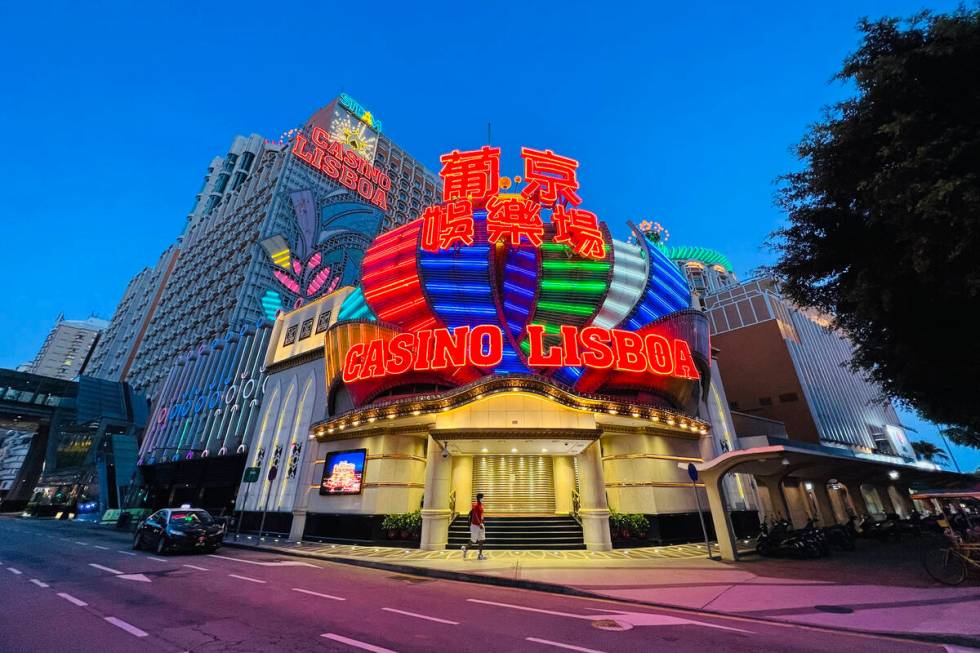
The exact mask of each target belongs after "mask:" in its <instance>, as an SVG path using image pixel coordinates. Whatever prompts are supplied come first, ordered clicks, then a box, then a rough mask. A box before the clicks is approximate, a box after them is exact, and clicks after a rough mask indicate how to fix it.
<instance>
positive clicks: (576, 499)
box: [572, 490, 582, 526]
mask: <svg viewBox="0 0 980 653" xmlns="http://www.w3.org/2000/svg"><path fill="white" fill-rule="evenodd" d="M581 507H582V495H581V494H579V491H578V490H572V519H574V520H575V521H577V522H578V525H579V526H581V525H582V520H581V519H579V516H578V511H579V508H581Z"/></svg>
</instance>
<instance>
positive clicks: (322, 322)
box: [316, 311, 330, 333]
mask: <svg viewBox="0 0 980 653" xmlns="http://www.w3.org/2000/svg"><path fill="white" fill-rule="evenodd" d="M328 326H330V311H323V312H322V313H320V317H318V318H317V321H316V332H317V333H323V332H324V331H326V330H327V327H328Z"/></svg>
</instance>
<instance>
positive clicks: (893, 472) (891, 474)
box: [888, 469, 899, 481]
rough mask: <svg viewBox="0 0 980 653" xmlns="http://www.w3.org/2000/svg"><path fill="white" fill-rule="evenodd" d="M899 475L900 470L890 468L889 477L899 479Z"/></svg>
mask: <svg viewBox="0 0 980 653" xmlns="http://www.w3.org/2000/svg"><path fill="white" fill-rule="evenodd" d="M898 476H899V474H898V470H896V469H893V470H890V471H889V472H888V478H890V479H891V480H893V481H897V480H898Z"/></svg>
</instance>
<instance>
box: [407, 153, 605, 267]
mask: <svg viewBox="0 0 980 653" xmlns="http://www.w3.org/2000/svg"><path fill="white" fill-rule="evenodd" d="M521 156H522V157H523V159H524V177H523V180H524V182H525V187H524V188H523V190H521V192H520V193H500V187H501V184H500V176H499V175H500V148H499V147H490V146H488V145H484V146H483V147H482V148H480V149H479V150H471V151H460V150H453V151H452V152H450V153H449V154H444V155H442V156H441V157H440V159H439V160H440V161H441V162H442V164H443V165H442V169H441V170H440V171H439V176H440V177H442V181H443V203H442V204H440V205H437V206H430V207H428V208H426V209H425V211H424V212H423V213H422V220H423V226H422V249H424V250H426V251H430V252H435V251H438V250H441V249H450V248H452V247H459V246H462V245H472V244H473V234H474V226H473V211H474V210H475V209H483V210H485V211H486V213H487V218H486V219H487V240H488V241H489V242H490V243H498V242H504V243H508V244H510V245H512V246H515V247H517V246H520V245H522V244H523V243H524V242H525V241H526V242H528V243H530V244H531V245H533V246H535V247H539V246H541V244H542V243H543V242H544V236H545V222H544V219H543V217H542V215H541V211H542V209H547V210H550V211H551V223H552V224H553V225H554V237H553V238H552V241H553V242H555V243H558V244H563V245H567V246H568V247H569V248H571V249H572V251H573V252H575V253H576V254H578V255H579V256H583V257H586V258H593V259H601V258H603V257H604V256H605V252H606V243H605V238H604V236H603V232H602V229H601V228H600V226H599V219H598V218H597V217H596V215H595V214H594V213H592V212H590V211H585V210H583V209H580V208H577V207H578V205H579V204H581V203H582V198H581V197H580V196H579V194H578V193H577V191H578V190H579V183H578V178H577V174H576V171H577V170H578V165H579V164H578V161H575V160H574V159H570V158H568V157H564V156H561V155H558V154H555V153H554V152H553V151H551V150H535V149H532V148H528V147H523V148H521ZM508 181H509V180H508ZM515 181H517V182H518V183H519V182H520V181H521V178H520V177H515ZM508 186H509V184H508V185H505V186H504V187H505V188H506V187H508Z"/></svg>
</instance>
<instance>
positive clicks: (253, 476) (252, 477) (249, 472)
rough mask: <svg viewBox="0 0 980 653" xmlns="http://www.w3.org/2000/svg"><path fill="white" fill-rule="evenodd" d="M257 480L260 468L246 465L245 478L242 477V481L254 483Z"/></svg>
mask: <svg viewBox="0 0 980 653" xmlns="http://www.w3.org/2000/svg"><path fill="white" fill-rule="evenodd" d="M257 480H259V468H258V467H246V468H245V478H243V479H242V483H254V482H255V481H257Z"/></svg>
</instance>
